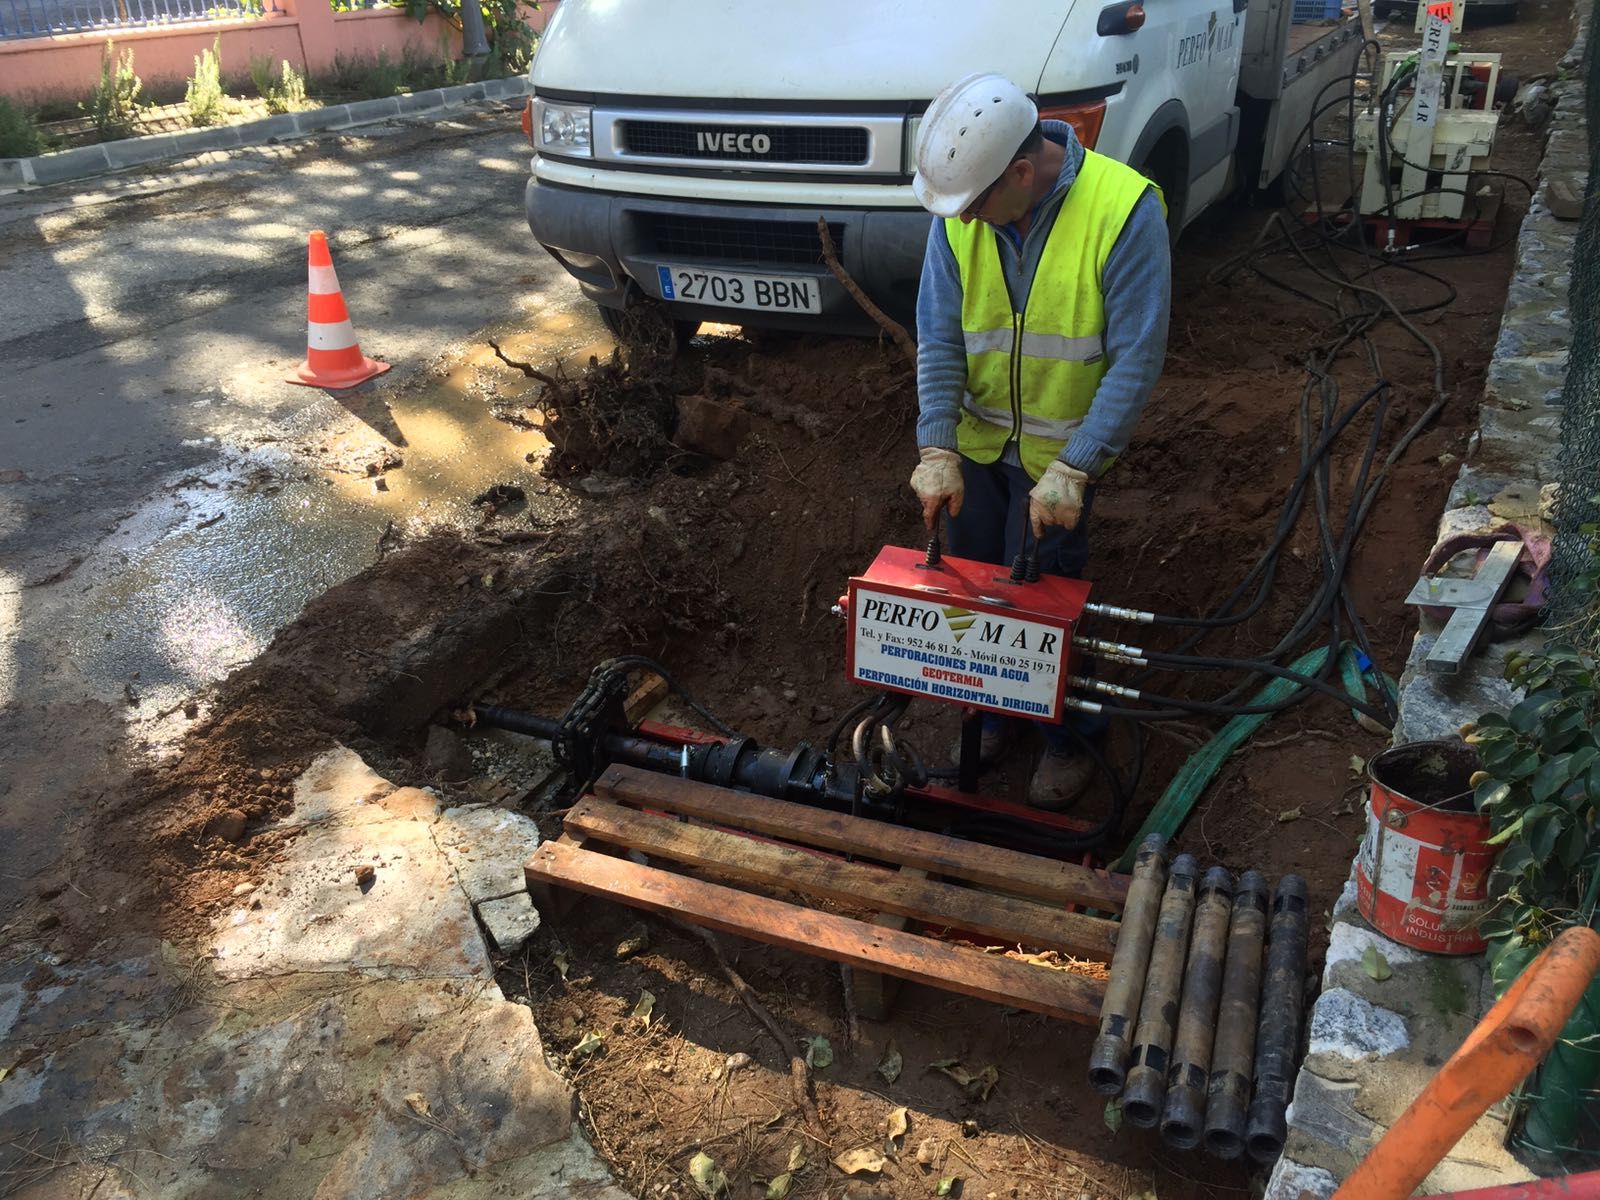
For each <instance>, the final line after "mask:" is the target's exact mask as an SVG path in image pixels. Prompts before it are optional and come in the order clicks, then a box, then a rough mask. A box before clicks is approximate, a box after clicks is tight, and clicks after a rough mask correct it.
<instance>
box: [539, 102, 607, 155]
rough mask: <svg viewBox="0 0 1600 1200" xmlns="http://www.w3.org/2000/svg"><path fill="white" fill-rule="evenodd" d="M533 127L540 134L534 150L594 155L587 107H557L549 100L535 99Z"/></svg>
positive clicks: (563, 105)
mask: <svg viewBox="0 0 1600 1200" xmlns="http://www.w3.org/2000/svg"><path fill="white" fill-rule="evenodd" d="M533 127H534V129H535V130H536V131H537V134H538V140H537V141H536V142H535V148H536V149H538V150H540V151H542V152H543V153H546V154H566V155H571V156H575V157H579V158H590V157H592V156H593V155H594V139H593V135H592V122H591V119H590V109H589V106H588V105H587V104H556V103H553V102H551V101H549V100H535V101H534V102H533Z"/></svg>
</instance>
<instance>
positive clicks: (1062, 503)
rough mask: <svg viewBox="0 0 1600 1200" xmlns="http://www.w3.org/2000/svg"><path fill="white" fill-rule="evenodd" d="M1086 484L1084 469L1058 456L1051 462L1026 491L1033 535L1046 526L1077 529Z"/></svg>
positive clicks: (1037, 534)
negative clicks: (1073, 465) (1065, 461)
mask: <svg viewBox="0 0 1600 1200" xmlns="http://www.w3.org/2000/svg"><path fill="white" fill-rule="evenodd" d="M1088 486H1089V476H1088V475H1087V474H1085V473H1084V472H1083V471H1080V470H1078V468H1077V467H1069V466H1067V464H1066V463H1064V462H1062V461H1061V460H1060V459H1059V458H1058V459H1055V460H1054V461H1052V462H1051V464H1050V465H1049V466H1048V467H1046V468H1045V469H1044V474H1043V475H1041V476H1039V482H1038V483H1036V484H1034V485H1033V491H1031V492H1029V493H1028V519H1029V520H1030V521H1032V522H1033V536H1034V537H1043V536H1044V528H1045V526H1046V525H1059V526H1061V527H1062V528H1063V529H1076V528H1077V527H1078V522H1079V521H1080V520H1081V519H1082V518H1083V492H1084V489H1085V488H1087V487H1088Z"/></svg>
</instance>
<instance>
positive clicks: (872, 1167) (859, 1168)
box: [833, 1146, 889, 1175]
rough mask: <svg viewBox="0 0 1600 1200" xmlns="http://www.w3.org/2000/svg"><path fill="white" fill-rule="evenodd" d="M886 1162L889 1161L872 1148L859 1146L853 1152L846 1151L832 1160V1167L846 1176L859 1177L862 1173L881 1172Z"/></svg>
mask: <svg viewBox="0 0 1600 1200" xmlns="http://www.w3.org/2000/svg"><path fill="white" fill-rule="evenodd" d="M888 1162H889V1160H888V1159H886V1158H884V1156H883V1155H881V1154H879V1153H878V1151H877V1150H876V1149H874V1148H873V1147H871V1146H861V1147H859V1148H857V1149H855V1150H846V1151H845V1152H844V1153H843V1154H841V1155H839V1157H837V1158H835V1159H834V1160H833V1165H834V1166H836V1167H838V1168H839V1170H841V1171H843V1172H844V1173H845V1174H846V1175H859V1174H860V1173H861V1172H863V1171H872V1172H878V1171H881V1170H883V1168H884V1167H885V1166H886V1165H887V1164H888Z"/></svg>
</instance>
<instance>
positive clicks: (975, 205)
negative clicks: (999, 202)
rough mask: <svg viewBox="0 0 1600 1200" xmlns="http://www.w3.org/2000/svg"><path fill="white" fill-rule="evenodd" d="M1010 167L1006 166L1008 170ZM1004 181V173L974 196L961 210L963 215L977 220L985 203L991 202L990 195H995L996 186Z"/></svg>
mask: <svg viewBox="0 0 1600 1200" xmlns="http://www.w3.org/2000/svg"><path fill="white" fill-rule="evenodd" d="M1010 169H1011V168H1010V167H1009V166H1008V167H1007V168H1006V170H1007V171H1009V170H1010ZM1003 182H1005V174H1004V173H1002V174H1001V176H1000V178H999V179H996V180H995V181H994V182H993V183H991V184H990V185H989V186H988V187H986V188H984V189H983V191H981V192H979V193H978V194H977V196H975V197H974V198H973V201H972V203H971V204H969V205H967V206H966V207H965V208H963V209H962V210H961V215H962V216H963V217H971V218H972V219H973V220H977V219H978V214H979V213H981V212H983V207H984V205H986V204H988V203H989V197H990V196H992V195H994V190H995V188H997V187H999V186H1000V185H1001V184H1002V183H1003Z"/></svg>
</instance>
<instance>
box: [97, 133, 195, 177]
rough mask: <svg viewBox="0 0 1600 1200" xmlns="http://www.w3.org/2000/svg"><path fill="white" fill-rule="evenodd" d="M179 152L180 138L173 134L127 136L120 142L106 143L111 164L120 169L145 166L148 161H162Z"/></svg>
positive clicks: (107, 155)
mask: <svg viewBox="0 0 1600 1200" xmlns="http://www.w3.org/2000/svg"><path fill="white" fill-rule="evenodd" d="M178 153H179V149H178V140H177V138H175V137H174V136H172V135H171V134H156V135H155V136H153V137H140V138H127V139H125V140H123V141H120V142H107V143H106V157H107V158H108V159H109V160H110V161H111V165H112V166H113V167H114V168H116V169H118V170H121V169H122V168H124V167H139V166H144V165H145V164H146V163H153V162H162V161H164V160H166V159H169V158H175V157H177V155H178Z"/></svg>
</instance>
